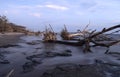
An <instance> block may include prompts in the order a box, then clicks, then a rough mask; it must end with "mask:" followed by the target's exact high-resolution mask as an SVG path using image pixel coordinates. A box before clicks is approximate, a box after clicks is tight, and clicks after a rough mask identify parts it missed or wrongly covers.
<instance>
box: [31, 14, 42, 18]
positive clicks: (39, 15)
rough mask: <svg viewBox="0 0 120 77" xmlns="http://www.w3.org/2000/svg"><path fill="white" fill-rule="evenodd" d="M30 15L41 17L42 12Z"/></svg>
mask: <svg viewBox="0 0 120 77" xmlns="http://www.w3.org/2000/svg"><path fill="white" fill-rule="evenodd" d="M29 15H31V16H34V17H37V18H40V17H41V14H40V13H30V14H29Z"/></svg>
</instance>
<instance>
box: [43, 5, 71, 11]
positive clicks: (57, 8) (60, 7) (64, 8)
mask: <svg viewBox="0 0 120 77" xmlns="http://www.w3.org/2000/svg"><path fill="white" fill-rule="evenodd" d="M45 7H48V8H51V9H56V10H68V9H69V8H67V7H65V6H59V5H53V4H48V5H45Z"/></svg>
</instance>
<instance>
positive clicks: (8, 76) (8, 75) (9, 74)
mask: <svg viewBox="0 0 120 77" xmlns="http://www.w3.org/2000/svg"><path fill="white" fill-rule="evenodd" d="M13 72H14V69H12V70H11V71H10V72H9V73H8V74H7V76H6V77H10V76H11V75H12V73H13Z"/></svg>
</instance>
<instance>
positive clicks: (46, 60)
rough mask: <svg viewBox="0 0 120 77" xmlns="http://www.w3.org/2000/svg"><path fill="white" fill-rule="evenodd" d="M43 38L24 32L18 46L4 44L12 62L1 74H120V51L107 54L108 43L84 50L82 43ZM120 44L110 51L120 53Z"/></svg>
mask: <svg viewBox="0 0 120 77" xmlns="http://www.w3.org/2000/svg"><path fill="white" fill-rule="evenodd" d="M116 37H117V38H120V36H116ZM40 38H41V37H40V36H38V37H36V36H23V37H21V38H20V39H21V40H24V42H19V43H17V45H18V46H15V47H8V48H0V51H1V52H3V53H2V55H4V56H3V59H5V60H8V61H9V62H10V63H8V64H0V77H6V75H7V74H8V73H9V72H10V71H11V70H12V69H14V72H13V73H12V74H11V77H120V72H119V71H120V70H119V69H120V55H119V54H104V52H105V50H106V48H104V47H95V48H92V51H93V53H86V54H84V53H83V49H82V47H76V46H69V45H63V44H51V43H43V42H41V40H40ZM119 47H120V44H117V45H115V46H112V47H111V48H110V52H118V53H120V48H119ZM66 52H67V53H66ZM63 53H65V54H63ZM70 54H71V55H70ZM96 60H97V61H96ZM103 71H104V72H103Z"/></svg>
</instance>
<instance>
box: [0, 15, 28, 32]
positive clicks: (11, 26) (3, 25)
mask: <svg viewBox="0 0 120 77" xmlns="http://www.w3.org/2000/svg"><path fill="white" fill-rule="evenodd" d="M5 32H22V33H24V32H26V27H24V26H21V25H17V24H15V23H12V22H9V20H8V18H7V17H6V16H4V15H3V16H2V15H0V33H5Z"/></svg>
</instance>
